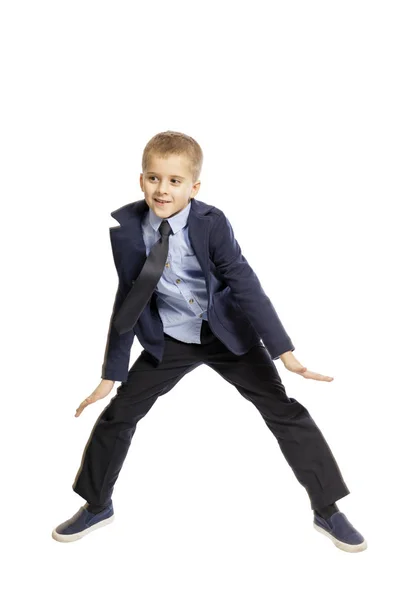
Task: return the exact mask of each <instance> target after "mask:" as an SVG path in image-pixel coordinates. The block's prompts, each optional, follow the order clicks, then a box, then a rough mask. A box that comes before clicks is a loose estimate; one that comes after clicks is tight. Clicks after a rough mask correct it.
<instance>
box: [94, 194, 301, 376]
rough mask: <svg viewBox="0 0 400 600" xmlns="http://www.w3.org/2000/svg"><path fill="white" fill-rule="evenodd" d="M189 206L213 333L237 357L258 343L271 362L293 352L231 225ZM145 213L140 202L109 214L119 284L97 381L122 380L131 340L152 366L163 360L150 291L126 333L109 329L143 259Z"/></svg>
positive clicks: (211, 211) (210, 209)
mask: <svg viewBox="0 0 400 600" xmlns="http://www.w3.org/2000/svg"><path fill="white" fill-rule="evenodd" d="M191 203H192V204H191V207H190V211H189V217H188V235H189V239H190V242H191V244H192V247H193V250H194V252H195V254H196V256H197V260H198V261H199V264H200V267H201V269H202V271H203V274H204V277H205V282H206V286H207V292H208V307H207V310H208V313H207V316H208V322H209V325H210V327H211V329H212V331H213V332H214V334H215V335H216V336H217V337H218V338H219V339H220V340H221V341H222V342H223V343H224V344H225V346H227V348H229V349H230V350H231V351H232V352H233V353H234V354H237V355H239V354H244V353H246V352H248V350H250V348H251V347H252V346H254V345H256V344H261V345H263V344H264V345H265V347H266V348H267V350H268V352H269V353H270V355H271V357H272V358H273V359H276V358H278V357H279V356H280V355H281V354H283V353H284V352H287V351H288V350H294V346H293V343H292V341H291V339H290V338H289V336H288V335H287V333H286V331H285V330H284V328H283V325H282V323H281V322H280V320H279V317H278V315H277V313H276V311H275V309H274V307H273V305H272V303H271V301H270V299H269V298H268V296H266V294H265V293H264V291H263V289H262V287H261V284H260V281H259V279H258V278H257V275H256V274H255V273H254V271H253V269H252V268H251V267H250V265H249V264H248V262H247V261H246V259H245V258H244V256H243V255H242V253H241V248H240V246H239V244H238V242H237V241H236V239H235V236H234V233H233V230H232V227H231V224H230V222H229V221H228V219H227V218H226V217H225V215H224V213H223V212H222V210H220V209H219V208H217V207H215V206H212V205H210V204H207V203H205V202H201V201H200V200H196V199H195V198H192V199H191ZM146 210H150V209H149V207H148V205H147V204H146V201H145V200H138V201H137V202H132V203H130V204H126V205H124V206H122V207H121V208H118V209H116V210H114V211H113V212H112V213H111V216H112V217H114V218H115V219H116V220H117V221H118V223H120V225H118V226H115V227H110V238H111V246H112V251H113V257H114V263H115V267H116V270H117V273H118V280H119V284H118V289H117V293H116V296H115V301H114V306H113V310H112V315H111V319H110V324H109V331H108V336H107V344H106V349H105V353H104V362H103V365H102V375H101V377H102V378H103V379H111V380H113V381H121V382H124V381H126V380H127V377H128V370H129V359H130V351H131V347H132V343H133V340H134V337H135V335H137V337H138V340H139V342H140V344H141V345H142V347H143V348H144V349H145V350H147V352H148V353H149V354H150V355H151V356H152V358H153V359H154V364H155V366H157V365H158V364H159V363H160V362H161V360H162V357H163V352H164V330H163V324H162V321H161V317H160V315H159V312H158V309H157V305H156V302H155V292H154V293H153V295H152V297H151V299H150V300H149V302H148V303H147V305H146V306H145V308H144V310H143V312H142V314H141V315H140V317H139V319H138V321H137V323H136V325H135V326H134V328H133V329H132V330H131V331H127V332H126V333H123V334H121V335H119V334H118V332H117V331H116V329H115V328H114V326H113V319H114V316H115V315H116V313H117V312H118V310H119V307H120V306H121V304H122V302H123V301H124V299H125V298H126V296H127V294H128V293H129V290H130V288H131V286H132V284H133V283H134V281H135V280H136V278H137V277H138V275H139V273H140V271H141V269H142V267H143V265H144V263H145V261H146V258H147V256H146V247H145V244H144V240H143V234H142V229H141V221H142V218H143V216H144V212H145V211H146ZM260 338H261V340H262V342H261V340H260Z"/></svg>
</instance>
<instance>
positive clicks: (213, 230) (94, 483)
mask: <svg viewBox="0 0 400 600" xmlns="http://www.w3.org/2000/svg"><path fill="white" fill-rule="evenodd" d="M202 162H203V154H202V150H201V148H200V146H199V144H198V143H197V142H196V141H195V140H194V139H193V138H191V137H189V136H187V135H185V134H183V133H178V132H174V131H166V132H163V133H159V134H157V135H155V136H154V137H153V138H152V139H151V140H150V141H149V142H148V143H147V145H146V147H145V149H144V152H143V158H142V170H143V173H142V174H141V175H140V187H141V189H142V192H143V193H144V200H139V201H137V202H132V203H130V204H127V205H125V206H122V207H121V208H119V209H117V210H115V211H113V212H112V213H111V215H112V216H113V217H114V218H115V219H116V220H117V221H118V223H119V224H120V225H119V226H116V227H111V228H110V237H111V245H112V251H113V257H114V262H115V266H116V270H117V273H118V279H119V283H118V289H117V293H116V297H115V301H114V306H113V310H112V315H111V319H110V324H109V331H108V338H107V344H106V350H105V355H104V362H103V367H102V376H101V377H102V381H101V383H100V384H99V385H98V387H97V388H96V389H95V390H94V392H93V393H92V394H91V395H90V396H89V397H88V398H86V399H85V400H84V401H83V402H82V403H81V405H80V406H79V407H78V409H77V411H76V414H75V416H76V417H78V416H79V415H80V414H81V413H82V411H83V410H84V408H85V407H86V406H87V405H88V404H91V403H93V402H96V401H97V400H99V399H101V398H105V397H106V396H107V395H108V394H109V393H110V392H111V390H112V388H113V386H114V383H115V381H120V382H121V385H120V386H119V387H118V388H117V390H116V394H115V395H114V396H113V398H112V399H111V401H110V403H109V404H108V406H107V407H106V408H105V409H104V410H103V412H102V413H101V414H100V416H99V418H98V420H97V422H96V423H95V425H94V428H93V431H92V433H91V436H90V437H89V440H88V443H87V445H86V448H85V452H84V456H83V458H82V463H81V466H80V469H79V470H78V473H77V476H76V478H75V481H74V483H73V486H72V487H73V490H74V491H75V492H76V493H77V494H78V495H80V496H81V497H82V498H84V499H85V500H86V501H87V502H86V504H85V505H84V506H82V507H81V508H80V509H79V510H78V512H77V513H76V514H75V515H73V516H72V517H71V518H70V519H68V520H67V521H65V522H64V523H61V524H60V525H59V526H58V527H56V528H55V529H54V530H53V533H52V535H53V538H54V539H56V540H57V541H60V542H70V541H75V540H77V539H80V538H81V537H83V536H84V535H86V534H87V533H90V532H91V531H93V530H95V529H97V528H99V527H103V526H104V525H107V524H109V523H111V521H112V520H113V519H114V509H113V503H112V500H111V495H112V492H113V489H114V484H115V482H116V480H117V477H118V474H119V472H120V469H121V467H122V464H123V462H124V460H125V457H126V455H127V452H128V450H129V446H130V443H131V439H132V436H133V434H134V432H135V429H136V425H137V423H138V421H139V420H140V419H141V418H142V417H144V415H145V414H146V413H147V412H148V411H149V410H150V408H151V407H152V406H153V404H154V403H155V401H156V400H157V398H158V397H159V396H161V395H163V394H166V393H167V392H169V391H170V390H171V389H172V388H173V387H174V386H175V385H176V383H178V381H179V380H180V379H181V378H182V377H183V376H184V375H185V374H186V373H189V372H190V371H192V370H193V369H195V368H196V367H197V366H199V365H201V364H206V365H208V366H210V367H212V368H213V369H214V370H215V371H217V372H218V373H219V374H220V375H221V376H222V377H223V378H224V379H226V380H227V381H228V382H229V383H231V384H232V385H234V386H235V387H236V389H237V390H238V391H239V393H240V394H242V396H244V397H245V398H246V399H247V400H250V401H251V402H252V403H253V404H254V405H255V406H256V408H257V409H258V410H259V411H260V413H261V415H262V417H263V419H264V421H265V423H266V425H267V426H268V428H269V429H270V430H271V431H272V433H273V434H274V435H275V437H276V439H277V442H278V444H279V446H280V448H281V450H282V452H283V454H284V456H285V458H286V460H287V462H288V463H289V465H290V467H291V468H292V470H293V472H294V474H295V476H296V478H297V479H298V481H299V482H300V484H301V485H303V486H304V488H305V489H306V491H307V493H308V495H309V498H310V502H311V508H312V509H313V511H314V519H313V525H314V527H315V529H317V531H319V532H321V533H322V534H324V535H326V536H327V537H329V538H330V539H331V540H332V541H333V543H334V544H335V545H336V546H337V547H338V548H340V549H341V550H345V551H347V552H359V551H362V550H364V549H365V548H366V547H367V542H366V540H365V539H364V538H363V536H362V535H361V534H360V533H359V532H358V531H357V530H356V529H355V528H354V527H353V526H352V525H351V523H350V522H349V521H348V520H347V518H346V516H345V515H344V513H342V512H341V511H340V510H339V509H338V507H337V505H336V504H335V501H337V500H338V499H339V498H343V497H344V496H347V494H349V493H350V492H349V489H348V487H347V486H346V484H345V483H344V481H343V478H342V475H341V473H340V470H339V467H338V465H337V463H336V461H335V459H334V457H333V455H332V452H331V450H330V448H329V447H328V445H327V443H326V441H325V439H324V437H323V435H322V433H321V431H320V430H319V429H318V427H317V425H316V424H315V422H314V420H313V419H312V417H311V416H310V414H309V412H308V411H307V409H306V408H305V407H304V406H302V405H301V404H300V403H299V402H297V400H295V399H294V398H289V397H288V396H287V395H286V392H285V388H284V386H283V384H282V382H281V379H280V377H279V374H278V371H277V369H276V366H275V364H274V363H273V361H274V360H276V359H278V358H280V359H281V360H282V361H283V363H284V365H285V367H286V368H287V369H289V370H290V371H292V372H295V373H298V374H299V375H302V376H303V377H305V378H310V379H317V380H319V381H332V379H333V378H332V377H327V376H323V375H319V374H318V373H314V372H312V371H308V370H307V368H306V367H303V366H302V365H301V364H300V363H299V362H298V361H297V360H296V358H295V357H294V355H293V350H294V346H293V343H292V341H291V339H290V338H289V336H288V335H287V333H286V331H285V330H284V328H283V326H282V323H281V322H280V320H279V317H278V315H277V313H276V312H275V309H274V307H273V305H272V303H271V301H270V300H269V298H268V297H267V296H266V295H265V293H264V291H263V289H262V287H261V284H260V281H259V280H258V278H257V276H256V274H255V273H254V271H253V270H252V268H251V267H250V265H249V264H248V263H247V261H246V259H245V257H244V256H243V254H242V253H241V248H240V246H239V244H238V242H237V241H236V239H235V236H234V233H233V230H232V227H231V224H230V222H229V220H228V219H227V218H226V217H225V214H224V213H223V211H222V210H221V209H219V208H217V207H215V206H212V205H210V204H207V203H205V202H201V201H199V200H195V198H194V197H195V196H196V194H197V193H198V191H199V189H200V181H199V176H200V172H201V167H202ZM135 335H136V336H137V337H138V339H139V342H140V344H141V345H142V346H143V348H144V350H143V351H142V353H141V354H140V356H139V357H138V359H137V360H136V361H135V363H134V364H133V365H132V367H131V368H130V369H129V358H130V350H131V347H132V343H133V339H134V337H135Z"/></svg>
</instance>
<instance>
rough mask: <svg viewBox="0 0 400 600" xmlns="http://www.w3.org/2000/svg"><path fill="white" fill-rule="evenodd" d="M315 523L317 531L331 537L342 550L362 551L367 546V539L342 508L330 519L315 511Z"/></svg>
mask: <svg viewBox="0 0 400 600" xmlns="http://www.w3.org/2000/svg"><path fill="white" fill-rule="evenodd" d="M313 524H314V528H315V529H316V530H317V531H319V532H320V533H322V534H323V535H326V536H327V537H328V538H330V539H331V540H332V542H333V543H334V544H335V546H337V547H338V548H340V550H344V551H345V552H362V551H363V550H365V549H366V548H367V542H366V540H365V539H364V538H363V536H362V535H361V533H360V532H359V531H357V529H355V528H354V527H353V525H352V524H351V523H350V521H349V520H348V519H347V517H346V515H345V514H344V513H342V512H341V511H340V510H339V511H338V512H335V513H333V515H332V516H331V517H329V518H328V519H323V518H322V517H320V515H318V514H317V513H316V512H315V511H314V523H313Z"/></svg>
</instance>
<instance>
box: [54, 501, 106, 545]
mask: <svg viewBox="0 0 400 600" xmlns="http://www.w3.org/2000/svg"><path fill="white" fill-rule="evenodd" d="M88 506H89V504H88V503H87V502H86V504H85V505H84V506H81V508H80V509H79V510H78V512H77V513H75V514H74V516H73V517H71V518H70V519H68V520H67V521H64V523H61V524H60V525H58V526H57V527H56V528H55V529H53V532H52V534H51V535H52V537H53V539H55V540H57V542H75V541H76V540H80V539H81V538H82V537H83V536H84V535H86V534H88V533H91V532H92V531H94V530H95V529H98V528H99V527H104V526H105V525H109V524H110V523H111V522H112V521H113V520H114V508H113V503H112V500H110V502H109V504H108V505H107V506H106V508H105V509H104V510H102V511H101V512H99V513H97V514H94V513H91V512H89V511H88V510H87V507H88Z"/></svg>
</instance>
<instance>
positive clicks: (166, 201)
mask: <svg viewBox="0 0 400 600" xmlns="http://www.w3.org/2000/svg"><path fill="white" fill-rule="evenodd" d="M154 200H155V201H156V202H157V204H169V203H170V200H157V198H154Z"/></svg>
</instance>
